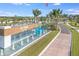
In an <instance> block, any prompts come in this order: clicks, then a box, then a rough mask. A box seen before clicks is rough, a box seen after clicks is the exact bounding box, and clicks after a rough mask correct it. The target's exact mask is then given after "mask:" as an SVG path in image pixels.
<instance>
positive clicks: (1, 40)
mask: <svg viewBox="0 0 79 59" xmlns="http://www.w3.org/2000/svg"><path fill="white" fill-rule="evenodd" d="M0 47H1V48H4V37H3V36H0Z"/></svg>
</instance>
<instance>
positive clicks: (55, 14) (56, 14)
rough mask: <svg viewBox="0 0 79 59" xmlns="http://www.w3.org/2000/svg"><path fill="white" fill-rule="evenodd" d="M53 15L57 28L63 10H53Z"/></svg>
mask: <svg viewBox="0 0 79 59" xmlns="http://www.w3.org/2000/svg"><path fill="white" fill-rule="evenodd" d="M51 14H52V16H53V18H54V21H55V25H56V27H57V25H58V21H59V20H60V16H61V15H62V10H60V9H53V10H52V12H51Z"/></svg>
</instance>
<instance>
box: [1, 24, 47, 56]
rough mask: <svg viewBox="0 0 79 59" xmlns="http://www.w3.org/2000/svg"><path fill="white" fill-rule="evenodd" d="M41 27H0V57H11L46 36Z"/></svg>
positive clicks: (36, 25)
mask: <svg viewBox="0 0 79 59" xmlns="http://www.w3.org/2000/svg"><path fill="white" fill-rule="evenodd" d="M39 25H40V24H39V23H38V24H37V23H32V24H29V25H23V26H0V55H11V54H13V53H14V52H16V51H18V50H19V49H21V48H23V47H25V46H26V45H27V44H29V43H31V42H33V41H34V40H36V39H37V38H39V37H40V36H41V35H43V34H45V33H46V30H45V29H44V28H42V27H41V26H39Z"/></svg>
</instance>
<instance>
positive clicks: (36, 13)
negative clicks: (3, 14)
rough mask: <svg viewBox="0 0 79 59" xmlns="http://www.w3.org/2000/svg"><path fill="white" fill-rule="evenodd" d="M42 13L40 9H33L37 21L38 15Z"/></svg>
mask: <svg viewBox="0 0 79 59" xmlns="http://www.w3.org/2000/svg"><path fill="white" fill-rule="evenodd" d="M40 14H41V11H40V10H39V9H34V10H33V15H34V17H35V21H36V19H37V18H38V16H39V15H40Z"/></svg>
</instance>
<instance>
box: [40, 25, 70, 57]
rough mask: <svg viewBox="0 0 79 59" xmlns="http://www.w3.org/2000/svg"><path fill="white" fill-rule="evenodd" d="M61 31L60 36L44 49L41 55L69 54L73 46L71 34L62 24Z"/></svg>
mask: <svg viewBox="0 0 79 59" xmlns="http://www.w3.org/2000/svg"><path fill="white" fill-rule="evenodd" d="M60 28H61V33H60V34H59V36H58V37H57V38H56V39H55V40H54V41H53V42H52V43H51V44H50V45H49V46H48V47H47V49H46V50H45V51H42V52H41V53H40V55H39V56H69V55H70V47H71V34H70V32H69V31H68V30H67V29H66V28H65V27H64V26H62V25H60Z"/></svg>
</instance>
